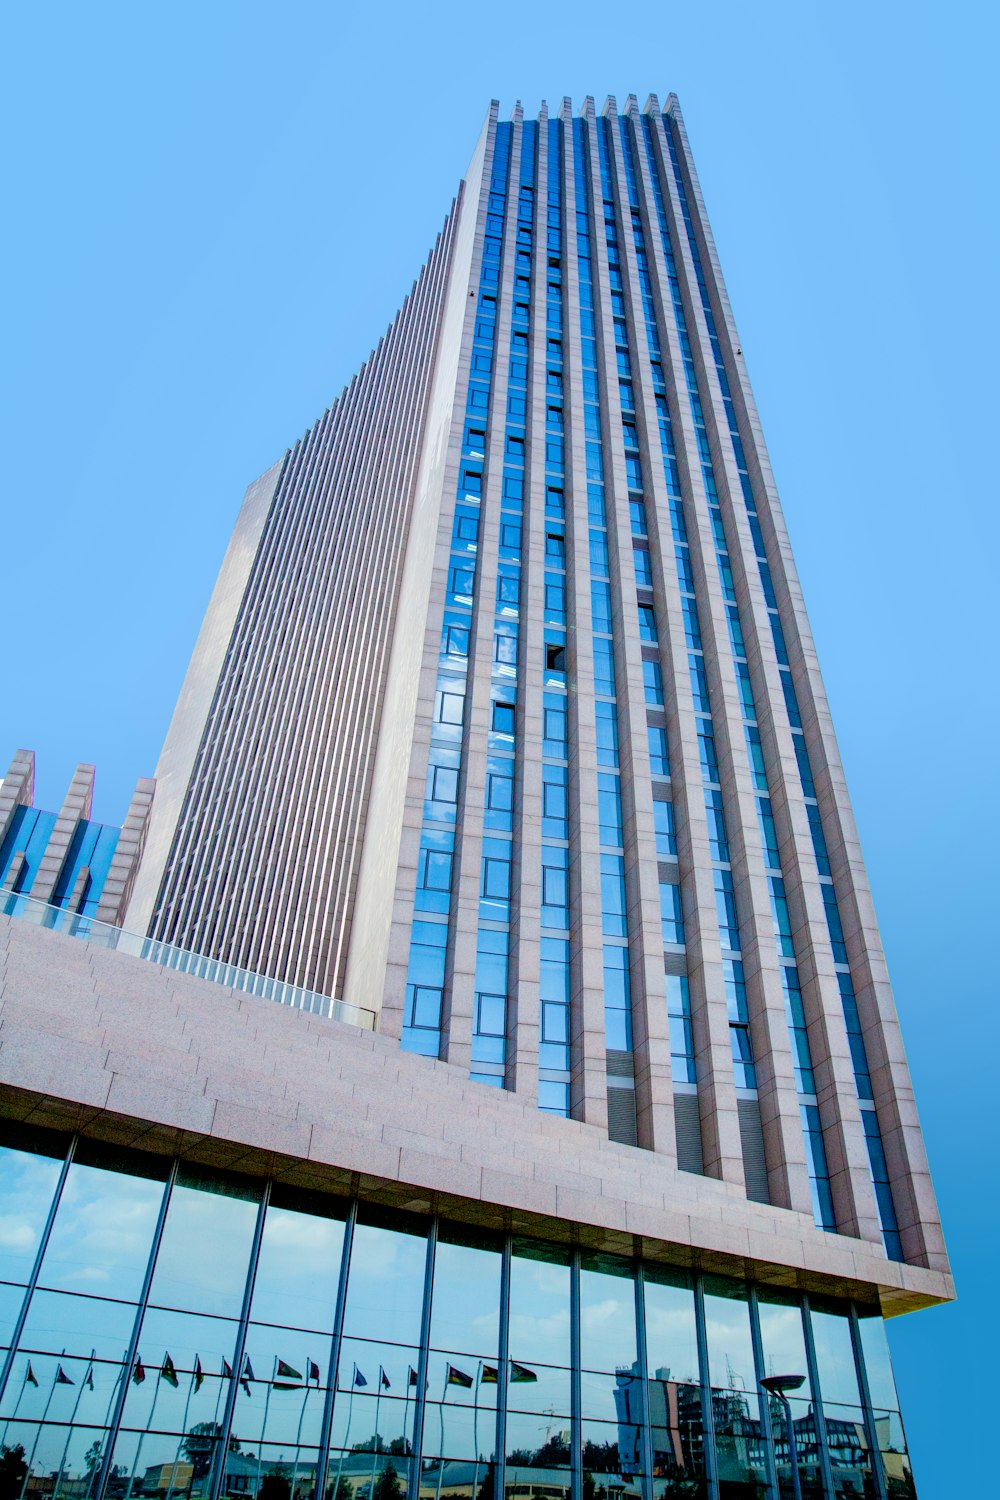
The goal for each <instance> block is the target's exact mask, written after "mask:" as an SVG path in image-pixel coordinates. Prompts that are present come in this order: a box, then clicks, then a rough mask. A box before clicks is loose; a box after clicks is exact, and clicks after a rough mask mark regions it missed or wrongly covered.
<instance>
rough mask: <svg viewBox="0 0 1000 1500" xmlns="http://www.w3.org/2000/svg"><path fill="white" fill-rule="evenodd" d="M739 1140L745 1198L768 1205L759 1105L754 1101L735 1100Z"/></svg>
mask: <svg viewBox="0 0 1000 1500" xmlns="http://www.w3.org/2000/svg"><path fill="white" fill-rule="evenodd" d="M736 1108H737V1110H738V1112H739V1119H740V1140H741V1142H742V1144H743V1175H744V1177H745V1178H746V1184H747V1197H748V1198H752V1199H753V1201H754V1203H770V1201H771V1195H770V1193H769V1192H768V1190H767V1162H766V1160H765V1158H764V1132H763V1130H761V1127H760V1105H759V1104H758V1102H757V1100H756V1099H737V1101H736Z"/></svg>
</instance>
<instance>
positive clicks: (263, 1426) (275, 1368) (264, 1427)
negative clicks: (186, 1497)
mask: <svg viewBox="0 0 1000 1500" xmlns="http://www.w3.org/2000/svg"><path fill="white" fill-rule="evenodd" d="M277 1373H278V1356H277V1355H275V1356H274V1364H273V1365H272V1366H271V1379H270V1381H269V1382H268V1387H267V1395H266V1396H265V1397H264V1420H263V1422H262V1423H261V1429H260V1442H259V1443H258V1444H257V1488H256V1489H255V1490H254V1494H255V1495H259V1494H260V1465H261V1458H262V1452H261V1450H262V1449H263V1447H264V1434H265V1432H266V1431H267V1411H268V1407H269V1406H270V1405H271V1388H272V1386H273V1385H274V1377H275V1376H276V1375H277ZM126 1500H128V1497H127V1496H126Z"/></svg>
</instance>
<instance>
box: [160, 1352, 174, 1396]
mask: <svg viewBox="0 0 1000 1500" xmlns="http://www.w3.org/2000/svg"><path fill="white" fill-rule="evenodd" d="M160 1379H161V1380H165V1381H166V1382H167V1384H168V1385H172V1386H173V1388H174V1390H175V1391H176V1389H177V1371H176V1370H175V1369H174V1362H173V1360H172V1359H171V1358H170V1350H169V1349H168V1350H167V1351H166V1353H165V1354H164V1356H163V1363H162V1365H161V1366H160Z"/></svg>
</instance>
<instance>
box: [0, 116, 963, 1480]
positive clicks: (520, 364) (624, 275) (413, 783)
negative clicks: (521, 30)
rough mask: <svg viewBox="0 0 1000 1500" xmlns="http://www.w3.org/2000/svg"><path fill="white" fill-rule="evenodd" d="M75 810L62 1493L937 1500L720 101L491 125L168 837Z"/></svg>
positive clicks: (887, 1002)
mask: <svg viewBox="0 0 1000 1500" xmlns="http://www.w3.org/2000/svg"><path fill="white" fill-rule="evenodd" d="M31 779H32V762H31V759H30V757H28V756H27V754H26V753H25V752H21V753H19V756H18V757H17V758H15V762H14V764H13V765H12V768H11V772H10V773H9V775H8V777H7V778H6V779H5V781H4V784H3V787H2V789H0V899H2V901H3V909H4V911H5V912H6V913H7V918H6V919H5V920H4V923H3V927H4V940H5V942H6V944H7V966H6V970H5V974H6V978H5V981H4V988H3V990H2V993H0V998H2V1000H3V1004H4V1026H3V1031H2V1033H0V1077H2V1079H3V1082H4V1084H5V1086H6V1093H5V1103H4V1113H5V1114H6V1115H7V1116H8V1117H9V1121H8V1127H7V1129H6V1134H5V1137H4V1139H5V1140H6V1141H7V1143H8V1144H7V1148H6V1155H5V1158H4V1165H5V1167H6V1170H7V1179H6V1181H7V1188H6V1191H7V1193H8V1195H9V1197H10V1200H11V1208H10V1212H11V1214H12V1216H14V1217H15V1218H16V1220H17V1223H18V1224H19V1225H20V1224H22V1222H23V1225H24V1233H23V1235H21V1234H20V1231H19V1237H18V1240H17V1244H18V1247H19V1248H20V1250H21V1251H22V1253H21V1256H20V1260H19V1262H18V1264H17V1266H16V1267H13V1268H9V1269H7V1270H5V1271H4V1272H3V1274H4V1275H5V1276H6V1278H7V1282H8V1284H9V1287H8V1290H9V1298H8V1301H9V1308H10V1311H9V1315H8V1319H7V1327H6V1329H5V1334H6V1346H7V1351H8V1352H7V1354H6V1356H5V1361H4V1365H3V1368H2V1375H0V1378H2V1381H3V1384H4V1393H3V1395H2V1396H0V1401H2V1405H0V1420H3V1421H4V1422H5V1423H6V1426H5V1429H4V1436H3V1438H2V1449H0V1467H2V1466H6V1468H7V1470H8V1471H9V1477H10V1484H11V1486H12V1490H11V1492H12V1493H15V1492H16V1493H17V1494H18V1495H19V1496H20V1497H21V1500H24V1496H26V1494H27V1492H28V1490H29V1489H31V1490H32V1492H33V1493H41V1492H44V1493H45V1494H47V1495H48V1494H51V1495H52V1497H53V1500H57V1497H58V1496H59V1495H60V1494H64V1493H65V1492H66V1491H72V1493H73V1494H74V1495H81V1496H82V1495H87V1496H88V1497H90V1496H92V1497H93V1500H103V1496H105V1495H107V1496H116V1497H117V1496H124V1497H126V1500H131V1497H132V1496H133V1495H137V1494H153V1493H156V1494H163V1495H165V1496H166V1497H167V1500H172V1497H173V1495H174V1494H176V1493H177V1492H178V1491H182V1492H184V1493H185V1494H188V1493H190V1494H191V1495H197V1496H199V1497H205V1500H218V1497H219V1496H221V1495H223V1494H225V1495H230V1494H232V1495H236V1494H246V1493H248V1492H249V1493H253V1494H254V1495H256V1496H264V1495H266V1496H267V1497H268V1500H284V1497H290V1500H302V1497H304V1496H307V1495H310V1494H313V1493H316V1494H319V1493H320V1492H321V1491H322V1493H323V1495H324V1497H326V1496H330V1497H331V1500H350V1497H353V1496H357V1497H359V1500H360V1497H361V1496H364V1497H365V1500H375V1497H376V1496H379V1497H382V1496H388V1495H390V1494H398V1493H401V1492H402V1491H403V1490H404V1489H405V1490H406V1492H407V1493H409V1494H410V1495H412V1496H416V1495H418V1494H419V1495H434V1496H435V1497H437V1500H439V1497H440V1496H442V1495H444V1494H448V1495H456V1496H469V1497H471V1496H474V1495H475V1496H482V1497H483V1500H485V1497H486V1496H497V1495H499V1494H500V1493H501V1492H502V1493H503V1494H504V1495H505V1496H513V1495H515V1494H522V1493H528V1492H539V1490H540V1489H544V1490H545V1492H546V1493H565V1494H567V1495H570V1494H572V1496H573V1497H574V1500H582V1497H583V1496H584V1495H594V1496H597V1495H600V1494H604V1495H610V1494H611V1493H612V1491H613V1492H614V1493H615V1495H626V1494H627V1495H635V1496H640V1495H642V1496H643V1497H644V1500H652V1497H653V1496H654V1495H655V1496H681V1495H684V1496H687V1495H702V1496H706V1497H711V1500H736V1497H742V1496H764V1495H770V1496H774V1497H777V1496H778V1495H779V1494H780V1495H785V1494H791V1493H792V1490H791V1482H792V1472H791V1450H792V1445H791V1442H790V1437H791V1435H792V1433H794V1436H795V1446H796V1447H797V1451H798V1470H799V1479H800V1482H801V1486H802V1490H803V1493H805V1494H808V1495H814V1496H824V1497H828V1500H833V1497H840V1496H845V1497H846V1496H849V1495H858V1494H866V1495H876V1496H880V1497H883V1500H885V1497H888V1496H903V1495H909V1494H912V1493H913V1487H912V1480H911V1478H910V1474H909V1466H908V1460H907V1458H906V1452H905V1443H904V1441H903V1436H902V1429H901V1425H900V1420H899V1415H898V1407H897V1405H896V1400H895V1395H894V1390H893V1386H892V1377H891V1372H890V1370H889V1365H888V1358H887V1354H886V1349H885V1343H884V1334H883V1332H882V1318H883V1316H886V1315H890V1314H894V1313H897V1312H903V1311H907V1310H910V1309H913V1308H917V1307H921V1306H925V1305H929V1304H931V1303H934V1302H936V1301H941V1300H943V1299H946V1298H948V1297H949V1296H951V1295H952V1288H951V1281H950V1277H949V1274H948V1265H947V1259H946V1255H945V1251H944V1245H943V1240H942V1237H941V1231H940V1226H939V1224H938V1220H937V1214H936V1209H935V1205H934V1199H933V1193H932V1190H931V1187H930V1181H929V1176H928V1172H927V1165H926V1159H925V1156H924V1152H923V1145H922V1141H921V1137H920V1131H919V1126H918V1124H917V1119H916V1114H915V1111H914V1106H913V1101H912V1091H911V1088H910V1084H909V1079H908V1075H907V1070H906V1064H905V1059H904V1056H903V1052H902V1046H901V1042H900V1037H899V1027H898V1022H897V1019H896V1014H895V1009H894V1006H893V1001H892V997H891V993H890V990H889V985H888V979H887V975H886V970H885V963H884V959H883V956H882V952H881V947H880V943H879V938H878V931H877V927H876V925H875V920H874V915H873V912H872V906H871V898H870V895H869V891H868V886H867V880H866V876H865V872H864V867H863V863H862V860H861V855H860V851H859V848H858V841H857V834H856V830H855V827H854V822H853V818H852V815H851V810H850V804H849V801H848V798H847V793H846V789H845V786H844V778H843V773H842V769H841V766H840V761H839V757H838V754H837V748H836V742H835V738H834V735H833V730H832V726H831V723H830V716H829V711H828V708H827V705H826V699H825V696H824V693H823V687H822V682H821V679H820V675H819V671H818V667H817V663H816V657H815V652H814V649H813V645H812V640H811V636H810V633H809V626H808V621H807V619H806V616H805V612H804V609H803V605H802V600H801V594H800V591H799V587H798V583H797V580H796V576H795V569H794V564H793V561H792V557H791V553H790V550H789V547H788V542H787V537H786V534H785V530H784V524H783V521H782V517H781V511H780V506H779V502H778V498H777V494H776V492H775V487H774V483H773V478H772V475H771V470H770V466H769V463H768V459H767V454H766V450H765V447H764V443H763V439H762V436H761V433H760V428H759V423H758V420H757V415H756V409H755V406H754V403H753V397H752V395H751V392H750V388H749V384H748V381H747V378H746V373H745V369H744V365H743V357H742V353H741V350H740V347H739V343H738V340H737V336H736V333H735V328H734V324H733V320H732V315H731V312H730V307H729V302H728V299H727V296H726V292H725V287H724V284H723V281H722V276H721V272H720V269H719V265H718V261H717V257H716V254H715V249H714V245H713V241H712V237H711V231H710V228H709V225H708V220H707V217H706V214H705V210H704V204H703V202H702V197H701V193H700V189H699V187H698V181H697V176H696V173H695V170H694V165H693V162H692V158H691V155H690V151H689V148H688V143H687V138H686V135H685V131H684V126H683V121H682V119H681V115H680V111H679V109H678V106H677V103H676V100H675V99H673V98H671V99H670V100H669V101H668V104H667V107H666V109H665V110H661V108H660V106H659V104H658V102H657V101H656V100H655V99H652V98H651V99H650V100H649V101H648V102H647V104H646V106H645V107H644V108H643V109H641V110H640V109H639V107H638V105H637V103H636V101H635V100H634V99H633V98H630V99H629V100H628V103H627V105H626V107H625V109H624V110H623V111H622V113H621V114H620V115H619V113H618V111H617V109H616V107H615V105H614V102H613V101H609V102H608V104H607V105H606V106H605V109H604V111H603V112H602V113H601V114H600V115H598V113H597V112H596V110H595V108H594V105H593V101H591V100H588V101H587V102H586V104H585V106H584V108H583V110H582V111H581V112H580V113H579V114H576V115H574V113H573V110H572V107H571V104H570V103H569V101H565V102H564V104H563V106H562V108H561V109H560V110H559V111H556V112H554V113H553V114H552V115H551V116H550V115H549V113H548V111H547V110H546V109H545V108H544V107H543V109H542V111H541V112H540V114H539V117H538V119H537V120H525V119H523V117H522V113H521V111H520V109H518V110H516V111H515V113H514V116H513V119H512V120H511V121H510V122H501V121H500V120H499V117H498V110H497V107H496V106H495V105H494V106H493V107H492V109H491V111H490V113H489V116H488V118H487V121H486V124H485V126H484V129H483V133H482V136H481V138H480V141H479V144H478V146H477V149H476V152H475V154H474V157H473V160H472V164H471V166H470V169H469V173H468V175H467V177H466V179H465V181H464V182H463V184H462V185H461V187H460V190H459V193H458V195H457V197H456V200H455V202H454V203H453V205H452V208H451V210H450V212H449V214H448V216H447V219H446V221H445V224H444V227H443V229H442V231H441V233H440V235H439V237H438V241H437V243H436V245H435V246H434V248H433V250H432V252H431V255H430V256H429V258H428V260H427V263H426V265H425V266H424V268H423V270H422V271H421V273H420V276H419V277H418V279H417V281H416V282H415V283H414V286H413V289H412V291H411V293H410V295H409V297H408V298H407V299H406V301H405V303H404V304H403V307H402V308H401V310H400V312H399V314H398V315H397V317H396V319H395V320H394V322H393V324H392V326H391V327H390V329H389V330H388V332H387V333H386V335H385V336H384V337H383V339H382V340H381V341H380V343H379V345H378V347H377V348H376V349H375V351H374V352H373V354H372V355H371V357H370V358H369V359H368V361H366V363H365V365H364V366H363V367H362V369H361V371H359V373H358V375H357V376H356V377H355V378H354V379H353V380H352V381H351V383H350V385H349V386H347V387H346V388H345V390H344V391H343V392H342V394H341V395H340V397H339V398H338V399H337V400H336V401H335V402H334V403H333V404H332V406H331V407H330V409H329V410H328V411H327V412H326V413H325V414H324V415H323V416H322V417H321V418H320V420H319V421H318V422H317V423H316V424H315V425H314V426H313V427H312V428H311V429H310V430H309V431H308V432H307V433H306V434H305V436H304V437H303V438H302V439H300V440H299V441H298V442H297V443H296V444H295V446H294V447H293V448H291V449H290V450H289V451H288V452H287V453H286V454H285V456H284V457H283V458H282V459H280V460H279V461H278V462H277V463H276V464H275V465H274V466H273V467H272V468H271V469H270V470H268V472H267V473H266V474H265V475H263V476H262V477H261V478H260V479H259V480H257V481H256V482H255V483H254V484H252V485H251V486H250V488H249V490H248V491H247V495H246V498H245V500H244V504H243V507H242V510H241V512H240V516H239V520H238V522H237V526H236V530H235V532H234V534H233V538H232V542H231V544H230V547H229V549H228V551H227V554H226V558H225V560H224V562H223V566H222V570H221V572H220V575H219V580H218V583H217V585H216V588H215V591H214V593H213V596H212V600H211V603H210V605H209V609H208V613H207V615H206V618H205V622H204V625H203V627H202V631H201V634H200V636H199V640H198V644H197V646H196V649H195V653H194V657H193V659H192V662H191V665H190V668H189V670H188V674H187V677H186V679H185V683H184V687H183V689H182V693H181V697H180V699H179V702H178V705H177V709H176V711H175V714H174V718H173V721H172V723H171V726H170V730H169V732H168V736H167V741H166V743H165V746H164V749H163V753H162V756H161V759H160V763H159V766H158V767H157V774H156V781H155V788H154V786H153V784H152V783H147V782H140V784H139V787H138V788H137V792H136V797H135V799H134V800H133V804H132V807H131V809H130V814H129V819H128V820H127V823H126V828H125V830H124V831H123V834H122V836H121V837H120V838H118V839H117V840H116V838H115V836H114V832H113V830H100V829H97V826H96V825H94V824H92V823H90V822H89V821H88V819H89V810H90V809H89V787H90V785H91V782H92V769H91V768H81V769H80V772H79V773H78V776H77V778H76V779H75V781H74V785H73V787H71V789H70V794H69V796H68V797H67V801H66V804H65V805H64V807H63V809H62V811H61V812H60V814H59V815H52V814H46V813H43V812H39V811H38V810H35V809H34V808H32V806H31V803H32V791H31ZM39 928H42V929H46V928H49V929H54V930H53V931H39V930H37V929H39ZM60 934H61V936H60ZM70 939H82V941H70ZM109 950H110V951H109ZM275 1000H277V1001H279V1002H281V1004H280V1005H275V1004H273V1003H272V1002H273V1001H275ZM60 1160H61V1162H62V1165H61V1167H60V1166H59V1165H58V1163H59V1161H60ZM46 1174H47V1175H46ZM31 1204H35V1205H36V1210H35V1216H34V1218H32V1212H31V1208H30V1205H31ZM37 1205H41V1206H40V1207H37ZM95 1225H96V1226H99V1227H98V1229H96V1230H95V1228H94V1226H95ZM135 1226H139V1227H135ZM320 1355H322V1358H320ZM769 1376H789V1377H791V1376H801V1377H802V1380H801V1382H800V1383H799V1384H798V1385H797V1386H796V1387H795V1388H794V1391H793V1393H792V1394H791V1396H790V1398H789V1399H790V1403H791V1415H790V1417H789V1424H790V1425H789V1427H788V1428H786V1425H785V1415H784V1412H785V1408H784V1407H783V1406H782V1404H781V1401H780V1398H778V1397H776V1396H774V1395H766V1394H765V1393H764V1391H763V1389H762V1388H761V1385H760V1382H761V1380H762V1379H764V1378H765V1377H769ZM70 1392H72V1393H73V1394H72V1396H71V1395H70V1394H69V1393H70ZM99 1392H103V1394H99ZM296 1393H297V1394H296ZM248 1401H249V1405H248V1404H247V1402H248ZM67 1403H68V1404H67ZM234 1445H235V1446H234ZM348 1487H349V1488H348Z"/></svg>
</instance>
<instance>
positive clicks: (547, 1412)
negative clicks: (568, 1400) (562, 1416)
mask: <svg viewBox="0 0 1000 1500" xmlns="http://www.w3.org/2000/svg"><path fill="white" fill-rule="evenodd" d="M555 1415H556V1412H555V1411H554V1410H553V1408H552V1407H551V1406H550V1407H547V1408H546V1410H545V1411H543V1412H542V1416H543V1417H554V1416H555ZM552 1426H553V1424H552V1422H546V1424H545V1441H546V1443H547V1442H548V1440H549V1438H550V1437H551V1436H552Z"/></svg>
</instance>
